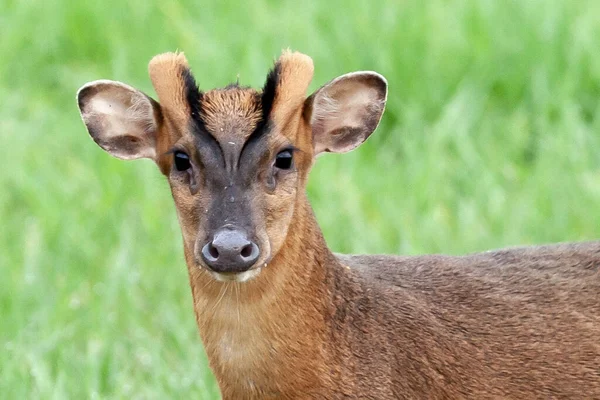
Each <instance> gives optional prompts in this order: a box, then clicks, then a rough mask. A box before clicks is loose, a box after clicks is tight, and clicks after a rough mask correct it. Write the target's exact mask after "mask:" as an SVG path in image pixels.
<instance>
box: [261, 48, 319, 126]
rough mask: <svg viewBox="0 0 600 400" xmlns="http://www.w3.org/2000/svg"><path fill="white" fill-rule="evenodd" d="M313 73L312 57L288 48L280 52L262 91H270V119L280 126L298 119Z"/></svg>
mask: <svg viewBox="0 0 600 400" xmlns="http://www.w3.org/2000/svg"><path fill="white" fill-rule="evenodd" d="M313 73H314V66H313V61H312V59H311V58H310V57H309V56H307V55H305V54H302V53H298V52H292V51H290V50H284V51H283V52H282V54H281V56H280V57H279V59H278V60H277V62H276V63H275V67H274V68H273V70H272V71H271V72H270V73H269V77H268V79H267V82H266V83H265V90H263V93H266V92H267V90H268V89H271V90H273V91H274V93H273V95H274V98H273V101H272V110H270V111H271V112H270V119H271V120H272V121H273V122H274V123H275V124H276V125H277V126H278V127H280V129H283V128H284V127H285V126H286V125H288V124H290V123H294V122H296V123H297V122H298V121H299V118H300V117H301V114H302V105H303V103H304V100H305V99H306V91H307V90H308V86H309V85H310V82H311V81H312V78H313ZM263 98H264V96H263ZM263 104H264V100H263Z"/></svg>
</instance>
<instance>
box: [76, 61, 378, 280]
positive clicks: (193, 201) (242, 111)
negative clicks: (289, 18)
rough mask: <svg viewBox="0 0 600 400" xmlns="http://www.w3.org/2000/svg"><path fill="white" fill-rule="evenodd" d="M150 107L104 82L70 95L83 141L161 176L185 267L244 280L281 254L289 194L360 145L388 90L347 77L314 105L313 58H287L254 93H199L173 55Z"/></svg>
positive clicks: (291, 202)
mask: <svg viewBox="0 0 600 400" xmlns="http://www.w3.org/2000/svg"><path fill="white" fill-rule="evenodd" d="M149 73H150V78H151V80H152V84H153V86H154V88H155V90H156V93H157V95H158V100H159V102H157V101H155V100H153V99H152V98H150V97H149V96H147V95H146V94H144V93H142V92H140V91H139V90H136V89H134V88H133V87H131V86H128V85H126V84H124V83H120V82H115V81H108V80H101V81H94V82H90V83H88V84H86V85H84V86H83V87H82V88H81V89H80V90H79V92H78V94H77V100H78V103H79V108H80V111H81V116H82V118H83V121H84V122H85V125H86V126H87V129H88V132H89V134H90V136H91V137H92V138H93V139H94V141H95V142H96V143H97V144H98V145H99V146H100V147H101V148H103V149H104V150H106V151H107V152H108V153H110V154H112V155H113V156H115V157H118V158H121V159H136V158H150V159H152V160H154V161H155V163H156V164H157V165H158V167H159V168H160V170H161V172H162V173H163V174H164V175H165V176H166V177H167V179H168V181H169V185H170V187H171V191H172V194H173V198H174V201H175V205H176V208H177V215H178V218H179V222H180V225H181V230H182V233H183V240H184V250H185V255H186V261H187V263H188V266H190V267H191V266H197V267H198V268H200V269H202V270H204V271H207V272H208V273H209V274H210V275H211V276H212V277H213V278H215V279H217V280H235V281H238V282H243V281H245V280H248V279H250V278H253V277H255V276H257V275H259V274H260V271H261V268H263V267H264V266H266V265H268V264H269V261H270V260H271V259H272V258H273V257H274V256H275V255H276V254H277V253H278V252H279V251H280V249H281V247H282V245H283V243H284V241H285V238H286V236H287V235H288V231H290V230H291V229H294V226H293V222H292V216H293V215H294V209H295V207H297V203H298V198H299V196H298V194H299V193H304V190H305V186H306V180H307V175H308V172H309V170H310V168H311V166H312V164H313V161H314V159H315V157H316V156H317V155H318V154H320V153H323V152H336V153H343V152H347V151H349V150H352V149H354V148H356V147H357V146H358V145H360V144H361V143H362V142H364V141H365V140H366V139H367V138H368V137H369V135H370V134H371V133H372V132H373V131H374V130H375V128H376V127H377V125H378V123H379V120H380V118H381V115H382V113H383V110H384V107H385V101H386V96H387V83H386V81H385V79H384V78H383V77H382V76H381V75H379V74H377V73H375V72H354V73H350V74H346V75H343V76H340V77H338V78H336V79H334V80H333V81H331V82H329V83H327V84H326V85H324V86H323V87H321V88H320V89H318V90H317V91H316V92H314V93H313V94H312V95H311V96H309V97H307V96H306V91H307V89H308V86H309V84H310V81H311V79H312V76H313V64H312V60H311V59H310V58H309V57H307V56H305V55H303V54H300V53H291V52H284V53H283V54H282V56H281V57H280V58H279V60H278V61H277V62H276V63H275V66H274V68H273V69H272V70H271V72H270V73H269V74H268V76H267V80H266V83H265V85H264V87H263V89H262V91H256V90H254V89H251V88H246V87H240V86H238V85H237V84H235V85H230V86H228V87H225V88H223V89H214V90H210V91H207V92H202V91H200V90H199V89H198V87H197V85H196V81H195V79H194V77H193V76H192V73H191V71H190V69H189V67H188V63H187V61H186V59H185V57H184V55H183V54H182V53H167V54H162V55H158V56H156V57H154V58H153V59H152V60H151V61H150V65H149Z"/></svg>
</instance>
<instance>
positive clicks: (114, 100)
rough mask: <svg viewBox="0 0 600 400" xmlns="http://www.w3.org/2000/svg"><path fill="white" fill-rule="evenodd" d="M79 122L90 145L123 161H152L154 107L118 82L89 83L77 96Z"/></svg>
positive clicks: (158, 114) (157, 112)
mask: <svg viewBox="0 0 600 400" xmlns="http://www.w3.org/2000/svg"><path fill="white" fill-rule="evenodd" d="M77 103H78V105H79V111H80V113H81V118H82V119H83V122H84V123H85V125H86V127H87V130H88V132H89V134H90V136H91V137H92V139H94V141H95V142H96V143H97V144H98V145H99V146H100V147H102V148H103V149H104V150H106V151H107V152H108V153H110V154H111V155H113V156H115V157H117V158H121V159H125V160H130V159H135V158H151V159H155V158H156V136H157V132H158V124H159V122H158V120H159V118H160V117H161V110H160V106H159V104H158V103H156V102H155V101H154V100H152V99H151V98H150V97H148V96H146V95H145V94H144V93H142V92H140V91H139V90H137V89H134V88H133V87H131V86H129V85H126V84H124V83H121V82H116V81H110V80H99V81H94V82H89V83H87V84H86V85H84V86H82V87H81V89H79V91H78V92H77Z"/></svg>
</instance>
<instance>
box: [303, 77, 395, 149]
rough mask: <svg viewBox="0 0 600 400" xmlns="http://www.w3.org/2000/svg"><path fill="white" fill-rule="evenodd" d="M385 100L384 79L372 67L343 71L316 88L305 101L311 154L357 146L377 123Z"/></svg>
mask: <svg viewBox="0 0 600 400" xmlns="http://www.w3.org/2000/svg"><path fill="white" fill-rule="evenodd" d="M386 100H387V81H386V79H385V78H384V77H383V76H381V75H380V74H378V73H376V72H371V71H360V72H352V73H349V74H346V75H342V76H340V77H338V78H336V79H334V80H333V81H331V82H329V83H327V84H326V85H324V86H323V87H321V88H320V89H318V90H317V91H316V92H315V93H313V94H312V95H311V96H310V97H309V98H308V99H307V100H306V103H305V112H306V113H308V114H309V115H310V124H311V127H312V133H313V148H314V154H315V155H317V154H319V153H323V152H333V153H345V152H348V151H351V150H353V149H355V148H357V147H358V146H360V145H361V144H362V143H363V142H364V141H365V140H367V139H368V138H369V136H370V135H371V133H373V131H374V130H375V129H376V128H377V126H378V125H379V121H380V120H381V116H382V115H383V111H384V109H385V103H386Z"/></svg>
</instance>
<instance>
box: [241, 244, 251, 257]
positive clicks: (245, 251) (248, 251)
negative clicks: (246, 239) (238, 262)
mask: <svg viewBox="0 0 600 400" xmlns="http://www.w3.org/2000/svg"><path fill="white" fill-rule="evenodd" d="M240 254H241V255H242V257H244V258H248V257H250V256H251V255H252V243H248V244H247V245H245V246H244V247H243V248H242V251H241V253H240Z"/></svg>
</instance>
